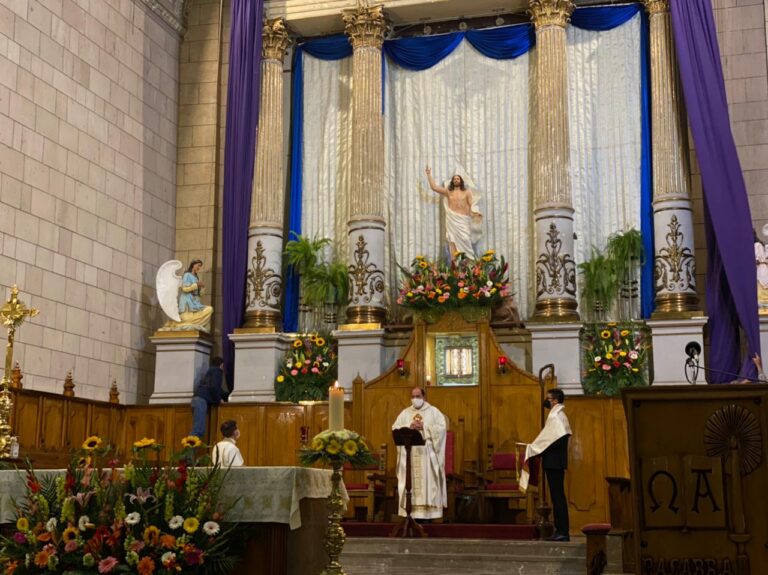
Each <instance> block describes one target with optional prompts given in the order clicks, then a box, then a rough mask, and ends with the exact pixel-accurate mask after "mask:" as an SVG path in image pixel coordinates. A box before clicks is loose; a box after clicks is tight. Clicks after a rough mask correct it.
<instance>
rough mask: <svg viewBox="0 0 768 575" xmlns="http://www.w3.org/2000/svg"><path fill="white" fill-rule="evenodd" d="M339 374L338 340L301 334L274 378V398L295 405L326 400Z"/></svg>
mask: <svg viewBox="0 0 768 575" xmlns="http://www.w3.org/2000/svg"><path fill="white" fill-rule="evenodd" d="M337 373H338V347H337V343H336V341H335V340H334V339H332V338H331V337H330V336H327V335H321V334H316V333H315V334H299V335H298V336H296V338H295V339H294V340H293V342H292V343H291V347H290V349H289V350H288V351H287V352H286V354H285V358H284V361H283V365H282V367H281V368H280V373H279V374H278V375H277V378H276V379H275V399H277V401H292V402H293V403H298V402H299V401H311V400H315V401H319V400H324V399H327V398H328V387H329V386H330V385H331V384H332V383H333V382H334V381H335V380H336V377H337Z"/></svg>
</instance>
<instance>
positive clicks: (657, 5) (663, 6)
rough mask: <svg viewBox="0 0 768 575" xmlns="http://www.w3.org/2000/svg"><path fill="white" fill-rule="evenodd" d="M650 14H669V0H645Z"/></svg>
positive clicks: (646, 8) (644, 2)
mask: <svg viewBox="0 0 768 575" xmlns="http://www.w3.org/2000/svg"><path fill="white" fill-rule="evenodd" d="M643 4H645V10H646V11H647V12H648V14H668V13H669V0H643Z"/></svg>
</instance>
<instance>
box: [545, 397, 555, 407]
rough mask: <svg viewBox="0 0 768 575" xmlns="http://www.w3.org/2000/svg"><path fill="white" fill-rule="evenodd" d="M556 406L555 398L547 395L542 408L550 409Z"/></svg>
mask: <svg viewBox="0 0 768 575" xmlns="http://www.w3.org/2000/svg"><path fill="white" fill-rule="evenodd" d="M556 404H557V398H556V397H552V396H551V395H547V399H545V400H544V408H545V409H552V406H554V405H556Z"/></svg>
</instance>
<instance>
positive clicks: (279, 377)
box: [277, 375, 285, 383]
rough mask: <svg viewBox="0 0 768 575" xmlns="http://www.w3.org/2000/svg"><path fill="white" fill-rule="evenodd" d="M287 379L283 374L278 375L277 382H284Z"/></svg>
mask: <svg viewBox="0 0 768 575" xmlns="http://www.w3.org/2000/svg"><path fill="white" fill-rule="evenodd" d="M284 381H285V377H284V376H282V375H278V376H277V383H283V382H284Z"/></svg>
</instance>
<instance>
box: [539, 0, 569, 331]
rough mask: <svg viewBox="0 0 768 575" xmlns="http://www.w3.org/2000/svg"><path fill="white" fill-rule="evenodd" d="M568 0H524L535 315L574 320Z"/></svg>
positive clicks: (551, 318) (544, 317)
mask: <svg viewBox="0 0 768 575" xmlns="http://www.w3.org/2000/svg"><path fill="white" fill-rule="evenodd" d="M573 9H574V5H573V3H572V2H570V0H530V2H529V4H528V11H529V13H530V15H531V19H532V20H533V23H534V25H535V28H536V55H535V60H536V68H535V71H534V93H533V105H534V117H533V126H532V134H531V141H532V147H533V162H532V167H533V174H532V185H533V198H534V212H533V213H534V221H535V234H536V244H535V245H536V254H535V255H536V309H535V312H534V317H535V318H537V319H546V320H557V321H576V320H578V319H579V314H578V312H577V311H576V310H577V307H578V304H577V301H576V262H575V261H574V259H573V253H574V245H573V206H572V204H571V180H570V143H569V137H568V74H567V62H566V49H565V48H566V46H565V44H566V37H565V27H566V26H567V25H568V21H569V20H570V17H571V14H572V13H573Z"/></svg>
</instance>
